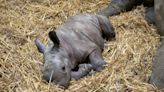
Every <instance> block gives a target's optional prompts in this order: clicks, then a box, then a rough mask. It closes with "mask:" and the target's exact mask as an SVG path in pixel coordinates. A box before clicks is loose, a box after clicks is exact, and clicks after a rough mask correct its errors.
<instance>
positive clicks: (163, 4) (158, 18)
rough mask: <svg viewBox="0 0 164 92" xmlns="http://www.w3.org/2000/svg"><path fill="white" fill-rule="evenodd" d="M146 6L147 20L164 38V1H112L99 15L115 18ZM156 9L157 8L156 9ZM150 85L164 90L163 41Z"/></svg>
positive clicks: (155, 60) (155, 59)
mask: <svg viewBox="0 0 164 92" xmlns="http://www.w3.org/2000/svg"><path fill="white" fill-rule="evenodd" d="M142 3H144V5H145V6H146V16H145V18H146V20H147V21H148V22H149V23H152V24H155V25H156V26H157V27H158V30H159V34H160V35H161V36H164V0H155V1H154V0H112V2H111V3H110V4H109V6H108V7H107V8H105V9H103V10H101V11H99V12H98V14H102V15H104V16H107V17H109V16H113V15H116V14H119V13H121V12H123V11H129V10H131V9H132V8H133V7H135V6H136V5H139V4H142ZM154 7H155V8H154ZM149 83H151V84H153V85H155V86H156V87H158V88H164V40H163V38H162V39H161V46H160V47H159V49H158V51H157V53H156V55H155V57H154V60H153V65H152V74H151V77H150V81H149Z"/></svg>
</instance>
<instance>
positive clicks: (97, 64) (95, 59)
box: [89, 50, 106, 71]
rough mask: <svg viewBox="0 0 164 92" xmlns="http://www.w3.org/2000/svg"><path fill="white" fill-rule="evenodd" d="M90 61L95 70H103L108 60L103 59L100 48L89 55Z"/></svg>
mask: <svg viewBox="0 0 164 92" xmlns="http://www.w3.org/2000/svg"><path fill="white" fill-rule="evenodd" d="M89 60H90V63H91V65H92V67H93V70H95V71H101V70H102V69H103V68H104V65H105V64H106V62H105V61H104V60H103V57H102V54H101V52H100V51H99V50H94V51H93V52H92V53H91V54H90V55H89Z"/></svg>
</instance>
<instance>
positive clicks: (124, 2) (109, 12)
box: [98, 0, 156, 24]
mask: <svg viewBox="0 0 164 92" xmlns="http://www.w3.org/2000/svg"><path fill="white" fill-rule="evenodd" d="M140 4H144V6H145V7H146V12H145V13H146V16H145V19H146V20H147V21H148V22H149V23H151V24H155V20H156V19H155V13H154V0H112V1H111V3H110V4H109V5H108V7H106V8H105V9H102V10H101V11H99V12H98V14H102V15H105V16H107V17H109V16H113V15H117V14H120V13H121V12H124V11H130V10H132V9H133V8H134V7H136V6H137V5H140Z"/></svg>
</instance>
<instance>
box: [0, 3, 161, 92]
mask: <svg viewBox="0 0 164 92" xmlns="http://www.w3.org/2000/svg"><path fill="white" fill-rule="evenodd" d="M108 3H110V0H0V92H63V91H65V92H157V91H160V90H158V89H157V88H156V87H154V86H152V85H150V84H148V83H147V82H148V80H149V77H150V74H151V67H152V60H153V56H154V55H155V52H156V49H157V48H158V46H159V44H160V42H159V38H160V36H159V35H158V34H157V30H156V27H155V26H153V25H150V24H148V23H147V22H146V21H145V20H144V16H145V14H144V11H145V9H144V7H143V6H142V5H141V6H138V7H137V8H136V9H133V10H132V11H130V12H126V13H121V14H120V15H117V16H114V17H111V18H110V20H111V22H112V24H113V26H114V28H115V32H116V40H114V41H110V42H107V43H106V44H105V49H104V52H103V56H104V59H105V61H106V62H107V63H108V64H107V66H106V67H105V69H104V70H103V71H102V72H99V73H96V74H95V75H93V76H87V77H85V78H82V79H80V80H78V81H71V84H70V86H69V88H68V89H67V90H62V89H60V88H58V87H57V86H56V85H54V84H51V83H49V84H48V83H46V82H45V81H44V80H42V78H41V76H42V73H41V66H42V65H43V58H42V54H40V53H39V52H38V51H37V49H36V47H35V45H34V39H35V38H36V36H39V37H40V39H41V40H42V41H43V42H44V43H45V44H46V43H47V40H48V36H47V33H48V32H49V31H50V30H51V29H53V28H55V29H56V28H57V27H59V26H60V25H62V24H63V23H64V21H65V20H66V19H67V18H68V17H69V16H72V15H76V14H79V13H91V12H92V13H95V12H96V11H98V10H100V9H102V8H104V7H106V6H107V5H108Z"/></svg>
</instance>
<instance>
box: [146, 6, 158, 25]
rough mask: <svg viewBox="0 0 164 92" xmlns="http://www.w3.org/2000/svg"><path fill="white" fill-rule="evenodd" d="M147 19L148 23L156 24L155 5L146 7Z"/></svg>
mask: <svg viewBox="0 0 164 92" xmlns="http://www.w3.org/2000/svg"><path fill="white" fill-rule="evenodd" d="M145 19H146V21H147V22H148V23H150V24H155V21H156V17H155V11H154V7H149V8H147V9H146V15H145Z"/></svg>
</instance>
